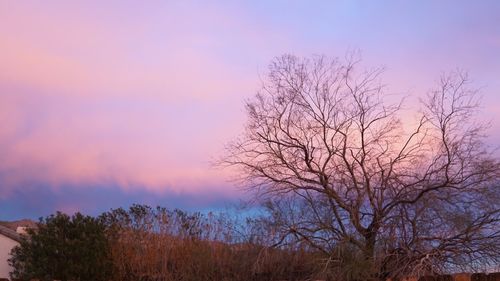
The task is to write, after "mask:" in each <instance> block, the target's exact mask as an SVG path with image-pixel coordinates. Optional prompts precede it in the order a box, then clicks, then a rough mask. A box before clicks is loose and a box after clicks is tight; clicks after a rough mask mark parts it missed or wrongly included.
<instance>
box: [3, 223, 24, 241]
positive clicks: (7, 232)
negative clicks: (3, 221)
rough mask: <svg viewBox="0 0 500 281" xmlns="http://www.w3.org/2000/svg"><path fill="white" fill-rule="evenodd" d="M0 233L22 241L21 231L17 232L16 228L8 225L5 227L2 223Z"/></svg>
mask: <svg viewBox="0 0 500 281" xmlns="http://www.w3.org/2000/svg"><path fill="white" fill-rule="evenodd" d="M0 234H2V235H3V236H6V237H8V238H10V239H12V240H14V241H16V242H21V240H22V237H21V235H20V234H19V233H17V232H15V231H14V230H12V229H10V228H8V227H5V226H3V225H0Z"/></svg>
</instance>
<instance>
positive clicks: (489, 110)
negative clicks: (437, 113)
mask: <svg viewBox="0 0 500 281" xmlns="http://www.w3.org/2000/svg"><path fill="white" fill-rule="evenodd" d="M498 14H500V4H498V2H497V1H481V2H480V3H472V2H465V1H463V2H461V1H440V2H439V4H437V3H436V2H435V1H424V2H418V4H417V3H414V4H411V3H407V4H401V3H400V2H399V1H385V2H384V3H383V4H382V3H377V4H372V3H369V2H363V1H333V2H331V1H325V3H322V2H315V3H314V4H313V3H310V2H309V1H302V2H299V1H290V2H289V1H276V2H273V3H268V1H249V2H246V3H239V4H236V2H229V1H227V2H226V1H217V2H210V4H208V2H201V1H200V2H188V1H178V2H177V3H176V2H173V1H172V2H170V1H158V2H156V1H151V2H150V1H148V2H147V3H146V2H133V1H106V2H102V1H80V2H78V1H71V2H68V1H50V2H37V1H22V2H19V1H2V2H0V159H1V161H0V183H1V184H0V209H2V207H1V206H2V205H1V203H2V200H3V202H6V201H10V202H15V201H16V200H21V199H19V198H21V197H22V195H23V194H24V193H23V192H28V191H27V190H30V192H33V188H35V189H36V188H40V189H42V188H43V189H44V191H43V192H42V193H43V196H44V198H45V197H50V196H55V197H53V198H58V197H57V196H56V195H53V194H57V192H62V191H61V190H64V189H65V188H67V186H71V188H72V189H77V190H79V192H80V190H85V189H86V188H88V187H89V186H92V187H98V188H102V189H107V191H110V190H118V191H119V192H125V194H127V192H130V194H135V195H134V196H137V192H139V193H141V192H142V193H144V194H150V193H151V194H159V195H161V194H163V196H167V195H168V194H171V193H172V192H174V193H175V194H188V195H186V196H188V197H186V198H195V197H196V196H197V194H207V193H213V194H219V195H220V197H221V198H228V197H231V198H233V197H234V198H236V197H238V196H240V195H239V194H240V193H239V192H237V191H236V189H235V187H233V185H232V184H231V183H230V182H228V178H230V177H231V172H230V171H221V170H217V169H213V168H211V166H210V164H209V163H210V161H211V160H212V159H213V158H217V157H219V156H220V155H221V153H222V151H223V146H224V143H226V142H228V141H229V140H231V139H232V138H234V137H235V136H237V135H238V133H239V132H240V131H241V130H242V128H243V124H244V120H245V116H244V111H243V102H244V100H245V99H246V98H250V97H251V96H252V95H253V94H254V93H255V92H256V90H258V88H259V85H260V77H261V76H263V75H265V71H266V68H267V64H268V63H269V62H270V60H271V59H272V58H273V57H274V56H278V55H281V54H283V53H293V54H297V55H305V56H308V55H311V54H325V55H329V56H342V55H343V54H344V53H345V52H346V51H347V50H349V49H360V50H361V52H362V55H363V58H364V64H365V65H366V66H367V67H374V66H380V65H383V66H385V67H386V68H387V71H386V73H385V75H384V77H385V81H386V83H387V84H388V85H389V89H390V90H391V91H392V92H396V93H401V94H412V95H414V96H419V95H421V94H423V93H425V91H427V90H428V89H429V88H431V87H432V86H433V83H434V81H435V80H436V79H437V78H438V77H439V75H440V74H441V73H443V72H445V71H450V70H454V69H456V68H460V69H464V70H467V71H469V73H470V76H471V77H472V79H473V82H474V84H473V85H475V86H477V87H480V88H481V89H482V94H483V96H484V99H483V104H484V117H485V118H486V119H491V120H493V122H492V129H491V136H492V137H491V143H492V144H496V142H498V141H499V140H500V124H499V123H498V122H496V118H498V117H499V116H500V112H499V110H498V108H499V105H500V79H499V77H500V57H499V56H500V52H499V50H500V17H498ZM28 183H29V184H28ZM27 185H29V186H30V187H29V188H28V187H27ZM109 185H112V186H113V189H110V187H108V186H109ZM33 186H35V187H33ZM37 186H39V187H37ZM118 191H117V192H118ZM40 192H41V191H40ZM93 192H95V191H93ZM113 192H114V191H113ZM96 194H98V192H97V193H96ZM130 196H132V195H130ZM189 196H191V197H189ZM64 198H65V199H64V200H69V201H71V200H72V199H71V198H72V197H71V196H69V197H64ZM90 198H91V197H90ZM137 198H140V196H138V197H137ZM54 200H55V201H57V200H59V199H57V200H56V199H53V200H52V201H54ZM61 200H62V199H61ZM75 200H76V199H75ZM88 200H91V199H88ZM186 200H187V201H189V200H190V199H186ZM193 200H194V199H193ZM76 201H78V200H76ZM76 201H75V202H76ZM198 201H199V200H198ZM198 201H196V202H198ZM120 202H121V201H120ZM120 202H116V204H119V203H120ZM127 202H128V201H127ZM59 203H60V204H59V205H61V206H66V207H64V208H66V209H74V208H76V209H78V210H80V209H82V210H84V211H85V210H87V211H90V212H92V210H93V209H92V208H94V207H92V208H90V207H89V208H87V209H86V207H85V206H90V205H86V202H80V201H78V204H77V203H75V204H73V205H72V203H71V202H59ZM155 203H161V202H155ZM55 205H57V204H55ZM4 206H6V205H5V204H4ZM9 206H10V205H9ZM68 206H69V207H68ZM71 206H73V207H74V206H77V207H74V208H73V207H71ZM109 206H114V207H117V206H115V205H113V204H111V203H110V205H109ZM106 207H108V206H106ZM5 208H7V207H5ZM16 210H18V209H16ZM43 210H51V209H50V208H48V209H47V208H45V209H43ZM7 211H9V210H7ZM19 212H23V210H22V209H20V211H19ZM35 212H36V210H33V211H29V212H28V211H26V212H25V213H26V214H27V215H33V214H34V213H35ZM9 213H13V211H12V210H10V212H9ZM0 219H2V217H1V215H0Z"/></svg>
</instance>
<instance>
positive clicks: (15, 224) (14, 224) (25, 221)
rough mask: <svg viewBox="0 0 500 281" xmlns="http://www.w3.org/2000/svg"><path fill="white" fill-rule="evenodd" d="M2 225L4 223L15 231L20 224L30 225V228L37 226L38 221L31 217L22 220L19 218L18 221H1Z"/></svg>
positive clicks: (23, 225)
mask: <svg viewBox="0 0 500 281" xmlns="http://www.w3.org/2000/svg"><path fill="white" fill-rule="evenodd" d="M0 225H3V226H5V227H8V228H10V229H12V230H14V231H16V229H17V228H18V227H19V226H22V227H28V228H35V227H36V222H35V221H33V220H30V219H22V220H17V221H0Z"/></svg>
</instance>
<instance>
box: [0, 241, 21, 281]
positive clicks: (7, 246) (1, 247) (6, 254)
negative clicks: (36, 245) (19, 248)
mask: <svg viewBox="0 0 500 281" xmlns="http://www.w3.org/2000/svg"><path fill="white" fill-rule="evenodd" d="M18 244H19V243H18V242H16V241H14V240H12V239H10V238H8V237H5V236H3V235H2V234H0V278H9V272H10V271H11V270H12V269H11V267H10V266H9V264H8V263H7V260H8V259H9V258H10V250H11V249H12V248H14V246H16V245H18Z"/></svg>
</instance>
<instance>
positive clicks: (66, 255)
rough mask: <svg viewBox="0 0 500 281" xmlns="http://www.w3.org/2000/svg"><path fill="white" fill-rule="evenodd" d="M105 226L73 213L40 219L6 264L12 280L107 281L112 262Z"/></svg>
mask: <svg viewBox="0 0 500 281" xmlns="http://www.w3.org/2000/svg"><path fill="white" fill-rule="evenodd" d="M104 230H105V226H104V224H103V223H102V222H101V221H100V220H99V219H96V218H93V217H90V216H84V215H82V214H80V213H76V214H75V215H73V216H68V215H66V214H63V213H60V212H58V213H56V214H55V215H51V216H48V217H45V218H41V219H40V222H39V223H38V227H37V229H28V236H27V237H24V238H23V240H22V241H21V243H20V245H19V246H16V247H15V248H14V249H13V250H12V253H11V254H12V258H11V259H10V260H9V263H10V265H11V266H13V268H14V271H13V272H12V273H11V278H13V279H21V280H31V279H40V280H47V281H49V280H50V281H52V280H62V281H67V280H81V281H100V280H103V281H104V280H109V278H110V276H111V268H112V267H111V265H112V264H111V260H110V258H109V247H108V240H107V237H106V235H105V232H104Z"/></svg>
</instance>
